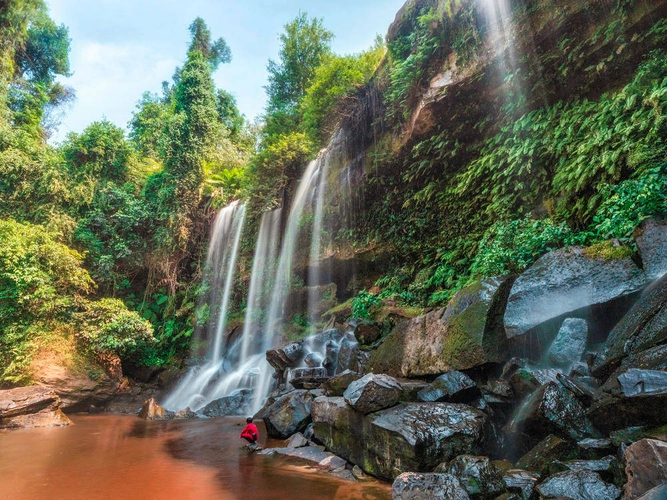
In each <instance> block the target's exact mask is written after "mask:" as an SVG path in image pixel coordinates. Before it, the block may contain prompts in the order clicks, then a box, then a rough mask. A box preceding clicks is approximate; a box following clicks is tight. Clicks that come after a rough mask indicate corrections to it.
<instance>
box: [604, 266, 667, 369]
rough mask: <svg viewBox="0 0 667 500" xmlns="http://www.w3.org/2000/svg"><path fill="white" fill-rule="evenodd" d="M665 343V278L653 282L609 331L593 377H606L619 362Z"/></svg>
mask: <svg viewBox="0 0 667 500" xmlns="http://www.w3.org/2000/svg"><path fill="white" fill-rule="evenodd" d="M665 340H667V276H663V277H662V278H660V279H659V280H658V281H656V282H654V283H652V284H651V285H650V286H649V287H648V288H647V289H646V290H645V291H644V292H643V293H642V295H641V297H640V298H639V300H638V301H637V302H636V303H635V305H634V306H632V308H631V309H630V311H629V312H628V313H627V314H626V315H625V316H623V318H622V319H621V321H619V322H618V324H617V325H616V326H615V327H614V328H613V329H612V331H611V332H610V333H609V337H608V338H607V342H606V343H605V349H604V351H603V353H602V354H601V355H600V356H598V357H597V358H596V360H595V363H594V365H593V375H595V376H596V377H599V378H603V379H604V378H606V376H607V375H608V374H609V373H611V372H612V371H613V370H614V369H615V368H617V367H618V365H619V363H620V361H621V360H622V359H623V358H625V357H626V356H629V355H631V354H636V353H639V352H641V351H645V350H648V349H650V348H652V347H655V346H657V345H659V344H661V343H664V342H665Z"/></svg>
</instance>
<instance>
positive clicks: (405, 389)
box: [398, 380, 428, 403]
mask: <svg viewBox="0 0 667 500" xmlns="http://www.w3.org/2000/svg"><path fill="white" fill-rule="evenodd" d="M400 384H401V395H400V396H399V398H398V400H399V401H400V402H401V403H416V402H417V401H421V399H419V392H420V391H421V390H422V389H424V388H425V387H427V386H428V384H427V383H426V382H420V381H419V380H401V381H400Z"/></svg>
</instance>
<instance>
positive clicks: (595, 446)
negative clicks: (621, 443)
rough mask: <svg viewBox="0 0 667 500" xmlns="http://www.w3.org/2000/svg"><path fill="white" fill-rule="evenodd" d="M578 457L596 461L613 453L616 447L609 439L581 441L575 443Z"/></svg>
mask: <svg viewBox="0 0 667 500" xmlns="http://www.w3.org/2000/svg"><path fill="white" fill-rule="evenodd" d="M577 447H578V449H579V455H580V456H581V457H585V458H588V459H597V458H602V457H604V456H607V455H609V454H610V453H614V452H615V451H616V448H617V447H616V446H614V444H613V443H612V442H611V439H609V438H603V439H592V438H588V439H582V440H581V441H579V442H578V443H577Z"/></svg>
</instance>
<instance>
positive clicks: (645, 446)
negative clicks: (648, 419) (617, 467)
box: [623, 439, 667, 500]
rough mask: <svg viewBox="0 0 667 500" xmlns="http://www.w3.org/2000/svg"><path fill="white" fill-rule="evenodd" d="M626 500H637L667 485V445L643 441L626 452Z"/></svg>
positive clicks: (654, 440)
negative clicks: (650, 491) (660, 486)
mask: <svg viewBox="0 0 667 500" xmlns="http://www.w3.org/2000/svg"><path fill="white" fill-rule="evenodd" d="M625 463H626V466H625V473H626V474H627V476H628V482H627V484H626V485H625V486H624V488H623V491H624V496H623V498H624V499H628V500H629V499H631V498H637V497H639V496H641V495H643V494H644V493H646V492H648V491H649V490H651V489H652V488H654V487H656V486H659V485H661V484H665V483H667V443H665V442H663V441H658V440H656V439H642V440H640V441H637V442H636V443H632V444H631V445H630V446H628V448H627V449H626V450H625Z"/></svg>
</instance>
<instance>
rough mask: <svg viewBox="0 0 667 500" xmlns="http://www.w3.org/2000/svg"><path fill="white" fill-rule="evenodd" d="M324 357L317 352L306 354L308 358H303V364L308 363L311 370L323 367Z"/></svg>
mask: <svg viewBox="0 0 667 500" xmlns="http://www.w3.org/2000/svg"><path fill="white" fill-rule="evenodd" d="M322 359H323V358H322V356H320V355H319V354H318V353H316V352H309V353H308V354H306V357H305V358H303V362H304V363H306V365H307V366H309V367H310V368H317V367H318V366H322Z"/></svg>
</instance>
